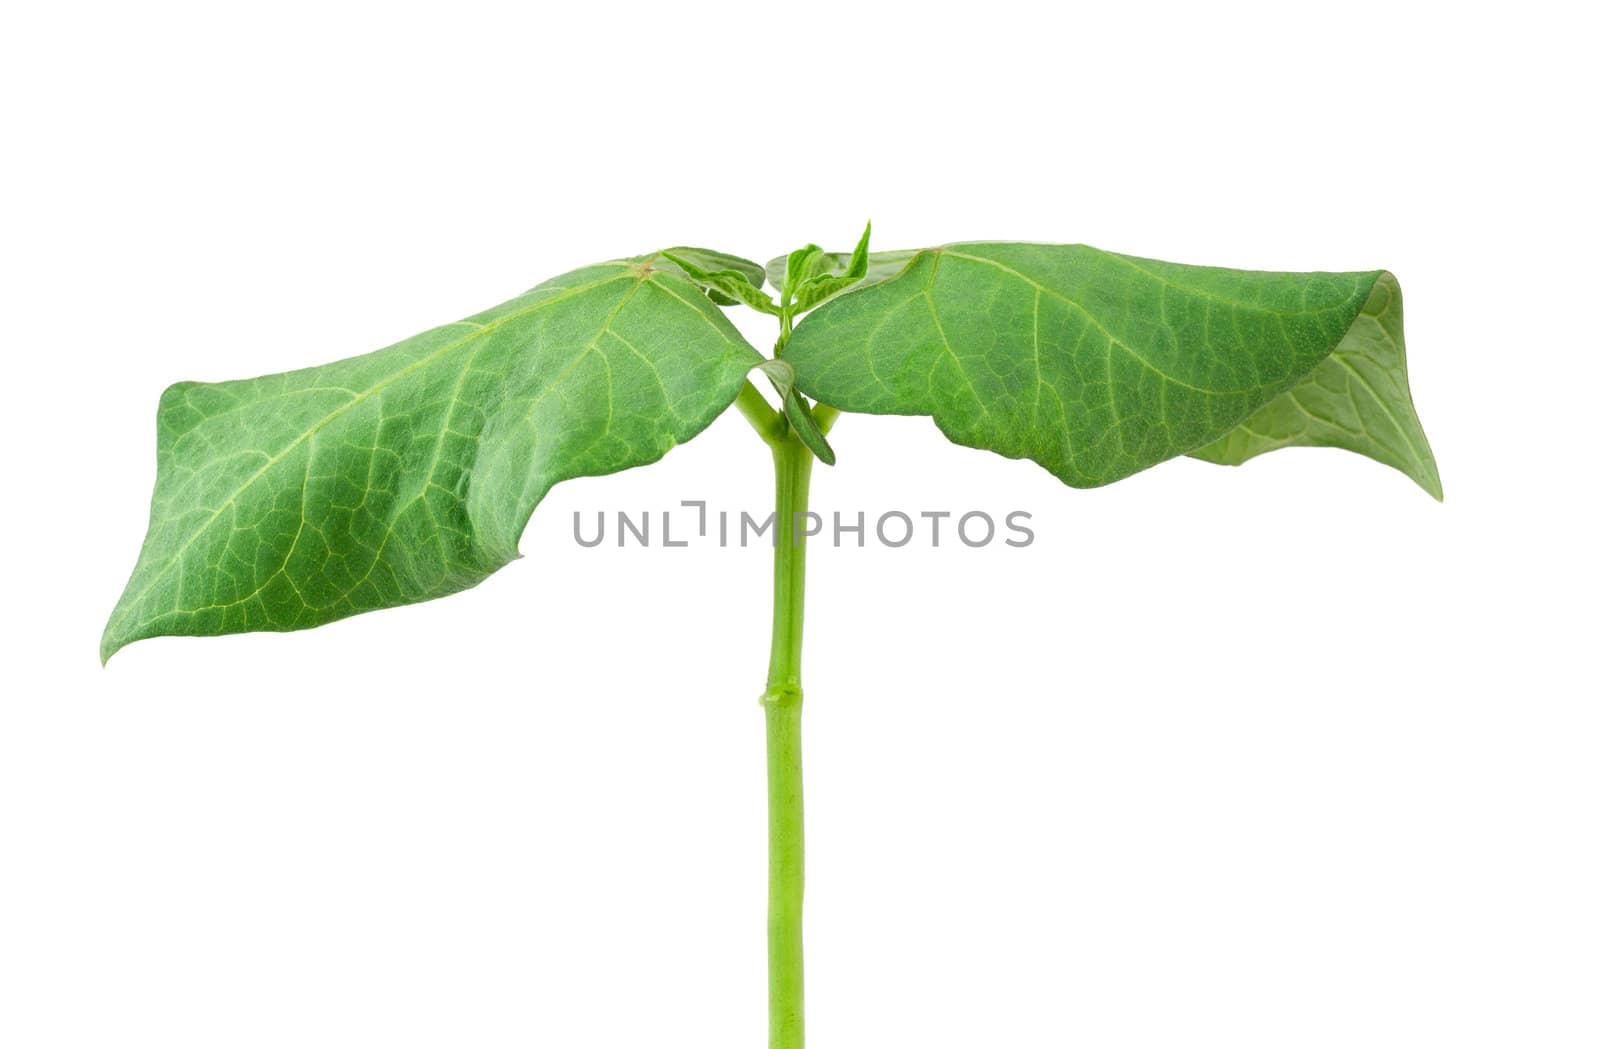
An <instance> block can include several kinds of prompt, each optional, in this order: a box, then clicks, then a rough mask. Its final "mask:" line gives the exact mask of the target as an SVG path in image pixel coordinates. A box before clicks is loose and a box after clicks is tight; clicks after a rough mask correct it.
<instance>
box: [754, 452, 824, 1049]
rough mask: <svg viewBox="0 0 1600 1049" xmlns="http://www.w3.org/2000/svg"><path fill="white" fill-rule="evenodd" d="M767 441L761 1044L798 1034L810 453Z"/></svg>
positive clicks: (788, 1048) (795, 1046)
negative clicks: (772, 508)
mask: <svg viewBox="0 0 1600 1049" xmlns="http://www.w3.org/2000/svg"><path fill="white" fill-rule="evenodd" d="M770 443H771V445H772V459H773V465H774V467H775V468H776V473H777V482H778V490H777V496H778V498H777V522H776V526H775V529H774V535H775V538H774V541H775V542H776V543H777V548H776V549H775V550H774V556H773V572H772V658H771V661H770V662H769V663H768V668H767V691H766V694H765V695H763V696H762V698H761V705H762V706H763V707H764V708H765V710H766V718H767V1016H768V1032H769V1034H768V1041H767V1044H768V1046H769V1047H770V1049H801V1047H802V1046H804V1045H805V1040H806V1021H805V963H804V961H803V957H802V950H801V939H800V922H801V907H802V904H803V901H804V898H805V865H806V832H805V803H804V800H803V793H802V790H801V780H800V703H801V692H800V635H801V628H802V624H803V622H804V618H805V597H806V548H805V535H804V534H803V525H804V521H805V513H806V508H807V506H808V504H809V501H810V491H811V463H812V458H813V457H812V454H811V452H810V450H809V449H807V448H806V446H805V445H804V444H802V443H800V440H799V439H798V438H797V437H795V435H794V434H793V433H792V432H790V433H786V434H785V435H784V436H783V437H782V438H780V439H778V440H774V441H771V442H770Z"/></svg>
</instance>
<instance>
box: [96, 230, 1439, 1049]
mask: <svg viewBox="0 0 1600 1049" xmlns="http://www.w3.org/2000/svg"><path fill="white" fill-rule="evenodd" d="M870 237H871V225H870V224H868V227H867V230H866V232H864V233H863V234H862V236H861V239H860V241H859V242H858V243H857V245H856V247H855V250H854V251H852V252H850V253H849V254H848V255H842V254H830V253H828V252H824V251H823V250H822V249H821V248H819V247H818V246H816V245H814V244H808V245H806V246H805V247H803V248H801V249H799V250H797V251H794V252H791V253H790V254H789V255H787V256H784V257H781V258H778V259H774V260H773V261H772V262H770V263H768V264H767V266H766V267H762V266H760V265H758V264H756V263H754V262H751V261H749V260H747V259H742V258H738V257H736V256H732V255H727V254H724V253H721V252H716V251H710V250H708V249H704V248H687V247H679V248H670V249H666V250H663V251H659V252H655V253H653V254H650V255H641V256H637V257H635V258H630V259H620V260H616V261H613V262H606V263H600V264H598V265H594V266H588V267H585V268H583V269H579V270H574V271H572V272H571V273H567V274H563V275H562V276H559V277H555V278H553V279H551V280H548V281H546V282H544V283H543V284H540V285H538V286H537V287H535V288H533V289H532V290H531V291H528V292H527V293H525V294H523V295H520V296H518V297H517V298H515V299H512V300H511V301H509V302H506V303H502V304H501V305H499V306H495V307H493V308H491V309H488V310H485V311H483V312H482V313H479V314H476V315H474V316H472V317H469V318H467V319H465V320H462V321H456V322H454V323H452V324H445V325H442V326H440V327H437V328H433V329H430V330H428V331H425V332H423V333H421V334H420V335H417V336H414V337H413V338H410V339H407V340H405V341H403V342H400V343H396V344H395V345H393V346H390V347H387V348H386V349H381V350H378V351H375V352H373V353H368V354H365V355H363V356H359V357H351V358H347V359H345V360H341V361H335V362H333V363H331V364H326V365H322V366H320V367H316V368H307V369H303V370H301V371H295V372H286V373H283V374H279V375H268V376H263V377H261V378H256V379H244V380H237V381H233V382H222V383H179V384H177V385H175V386H172V387H170V388H169V389H168V390H167V391H166V392H165V393H164V394H163V395H162V397H161V404H160V409H159V411H158V413H157V452H156V462H157V472H156V486H155V493H154V496H153V498H152V503H151V512H150V526H149V530H148V533H147V534H146V537H145V541H144V546H143V549H142V550H141V552H140V555H139V560H138V563H137V564H136V565H135V567H134V570H133V575H132V577H131V578H130V579H129V581H128V584H127V587H126V589H125V590H124V592H123V595H122V598H121V600H120V601H118V603H117V606H116V608H115V609H114V610H113V611H112V613H111V618H110V620H109V622H108V623H107V624H106V629H105V634H104V636H103V638H102V640H101V648H100V653H101V658H102V660H105V659H109V658H110V657H111V655H113V654H114V653H115V652H116V651H117V650H119V649H120V648H122V647H123V646H125V645H127V644H129V643H131V642H133V641H137V640H140V639H142V638H149V637H155V636H158V635H179V634H187V635H217V634H228V633H238V632H242V631H251V630H276V631H285V630H300V629H304V628H307V627H314V626H320V625H322V624H324V623H329V622H333V621H334V620H337V619H342V618H344V617H345V616H349V615H354V614H356V613H359V612H366V611H370V610H373V609H378V608H388V607H392V606H395V605H402V604H408V603H412V602H417V601H426V600H429V599H432V598H435V597H442V596H444V595H446V594H450V593H454V592H456V591H459V590H463V589H466V588H468V587H471V586H473V585H475V584H476V583H478V582H480V581H481V580H482V579H484V578H485V577H487V576H488V575H489V574H490V573H492V572H494V571H495V570H497V569H499V568H500V567H501V566H503V565H505V564H506V563H507V562H508V561H510V560H512V559H513V558H515V557H516V556H517V543H518V539H519V537H520V536H521V534H522V531H523V529H524V527H525V526H526V524H527V522H528V519H529V516H530V515H531V514H532V513H533V511H534V509H535V508H536V507H537V506H538V504H539V502H540V500H542V499H543V498H544V495H545V493H546V492H548V491H549V490H550V488H551V487H552V486H553V485H555V484H556V483H558V482H560V481H562V480H566V479H569V478H574V477H585V476H595V475H599V474H607V473H613V472H616V471H618V470H625V469H628V468H630V467H634V466H640V465H643V464H645V463H649V462H653V461H655V460H656V459H659V458H660V457H661V456H663V455H665V454H666V453H667V452H668V451H669V450H670V449H671V448H673V447H674V446H675V445H678V444H681V443H683V442H684V441H687V440H690V439H691V438H693V437H694V436H695V435H696V434H698V433H699V432H700V431H701V430H703V429H704V428H705V427H706V426H707V425H709V424H710V422H711V421H712V420H713V419H715V418H716V417H717V416H718V415H720V414H721V413H722V412H723V411H724V410H726V409H727V408H728V407H729V406H730V405H735V406H737V407H738V409H739V411H740V412H741V413H742V414H743V415H744V416H745V417H746V418H747V419H748V420H749V421H750V422H751V424H752V426H753V427H754V428H755V430H756V431H757V433H758V434H760V436H761V437H762V439H763V440H764V441H766V443H767V444H768V445H769V446H771V448H772V454H773V461H774V465H775V471H776V491H775V501H776V507H777V543H776V549H775V554H774V565H773V636H772V647H771V652H770V655H769V662H768V680H767V691H766V696H767V697H768V699H769V700H770V701H767V702H764V703H763V707H764V708H765V711H766V719H767V755H768V804H769V827H770V831H769V833H770V838H769V869H770V880H769V886H768V888H769V912H768V943H769V958H768V964H769V1007H770V1039H771V1042H770V1044H771V1045H772V1046H775V1047H782V1049H797V1047H798V1046H800V1045H801V1044H802V1042H803V1038H804V1017H803V1006H802V1003H803V993H804V992H803V983H802V970H801V939H800V909H801V896H802V885H803V865H804V827H803V820H802V816H801V812H802V807H801V780H800V712H801V706H802V704H801V695H802V691H801V682H800V641H801V632H802V630H801V628H802V621H803V618H804V594H805V551H806V547H805V536H804V534H803V532H802V531H800V530H798V529H797V528H796V522H797V520H798V519H799V517H800V515H803V514H804V513H805V512H806V510H807V506H808V499H809V485H810V476H811V468H812V464H813V462H814V460H816V459H821V460H822V461H823V462H824V463H827V464H829V465H832V464H833V463H834V461H835V459H834V453H833V449H832V448H831V446H830V445H829V443H828V441H827V437H826V434H827V432H828V428H829V426H830V425H831V424H832V422H833V420H834V419H835V418H836V417H837V415H838V414H839V412H841V411H844V412H865V413H874V414H885V415H926V416H930V417H931V418H932V419H933V420H934V422H935V423H936V424H937V425H938V427H939V429H940V430H941V431H942V432H943V433H944V434H945V435H946V436H947V437H949V438H950V439H951V440H953V441H956V442H958V443H960V444H964V445H969V446H971V447H974V448H983V449H988V450H990V451H994V452H998V453H999V454H1001V455H1005V456H1010V457H1013V458H1027V459H1032V460H1033V461H1035V462H1037V463H1039V464H1040V465H1041V466H1043V467H1044V468H1045V469H1046V470H1048V471H1050V472H1051V473H1052V474H1054V475H1055V476H1056V477H1058V478H1060V479H1061V480H1062V481H1064V482H1065V483H1067V484H1069V485H1072V486H1074V487H1081V488H1090V487H1096V486H1098V485H1103V484H1108V483H1110V482H1112V481H1116V480H1119V479H1121V478H1124V477H1127V476H1128V475H1130V474H1132V473H1135V472H1137V471H1139V470H1143V469H1146V468H1148V467H1150V466H1154V465H1155V464H1157V463H1160V462H1162V461H1164V460H1167V459H1171V458H1175V457H1177V456H1182V455H1188V456H1193V457H1195V458H1198V459H1203V460H1206V461H1208V462H1214V463H1223V464H1230V465H1237V464H1240V463H1243V462H1245V461H1247V460H1249V459H1251V458H1254V457H1255V456H1257V455H1260V454H1262V453H1264V452H1269V451H1273V450H1276V449H1278V448H1286V447H1292V446H1330V447H1338V448H1344V449H1347V450H1350V451H1354V452H1357V453H1360V454H1362V455H1365V456H1367V457H1369V458H1371V459H1375V460H1377V461H1378V462H1381V463H1384V464H1386V465H1388V466H1392V467H1394V468H1395V469H1397V470H1399V471H1401V472H1402V473H1404V474H1406V475H1407V476H1409V477H1410V478H1412V480H1414V481H1416V483H1417V484H1419V485H1420V486H1421V487H1422V488H1423V489H1424V490H1425V491H1427V492H1428V493H1430V494H1431V495H1433V496H1434V497H1435V498H1440V497H1441V496H1442V489H1441V487H1440V483H1439V473H1438V469H1437V467H1436V465H1435V463H1434V459H1433V454H1432V452H1431V451H1430V449H1429V447H1428V441H1427V438H1426V437H1425V436H1424V435H1423V432H1422V426H1421V424H1420V422H1419V421H1418V419H1417V415H1416V412H1415V410H1414V408H1413V407H1412V402H1411V392H1410V387H1409V383H1408V379H1407V375H1406V359H1405V337H1404V332H1403V328H1402V315H1401V299H1400V286H1399V284H1398V283H1397V282H1396V281H1395V279H1394V277H1393V276H1391V275H1390V274H1388V273H1386V272H1384V271H1381V270H1374V271H1368V272H1363V273H1262V272H1252V271H1244V270H1229V269H1216V268H1210V267H1203V266H1185V265H1178V264H1175V263H1166V262H1158V261H1155V260H1151V259H1142V258H1135V257H1132V256H1126V255H1117V254H1113V253H1111V252H1106V251H1100V250H1098V249H1095V248H1089V247H1085V246H1083V245H1048V244H1017V243H1004V242H993V243H989V242H985V243H967V244H950V245H945V246H943V247H938V248H929V249H922V250H915V251H890V252H872V251H870V250H869V240H870ZM763 281H765V282H767V283H770V284H771V285H772V286H773V287H774V288H775V289H776V290H777V291H778V299H777V301H774V300H773V299H772V297H771V296H770V295H768V294H767V293H766V292H764V291H762V290H761V285H762V283H763ZM733 305H745V306H748V307H750V308H752V309H755V310H757V311H758V312H761V313H764V314H768V315H771V316H774V317H776V318H777V319H778V334H777V338H776V343H775V346H774V349H773V352H772V354H771V356H764V355H763V354H761V353H760V352H758V351H757V350H756V349H755V347H753V346H752V345H750V343H749V342H747V341H746V340H745V338H744V336H743V335H741V334H740V333H739V331H738V329H736V328H735V327H734V326H733V325H732V324H731V323H729V321H728V320H727V318H726V317H725V316H724V315H723V312H722V310H721V309H720V308H719V307H726V306H733ZM802 315H804V317H803V319H802ZM756 369H759V370H760V371H761V372H762V373H763V374H764V375H765V376H766V377H767V379H768V380H769V381H770V382H771V383H772V385H773V388H774V390H775V391H776V393H777V400H778V408H777V409H776V410H775V409H774V408H773V407H772V405H771V404H769V403H768V402H767V400H766V399H765V398H764V397H762V395H761V394H760V393H759V392H758V391H757V390H756V389H755V387H754V386H752V385H751V384H750V382H749V381H748V380H747V376H748V375H749V373H750V372H751V371H752V370H756Z"/></svg>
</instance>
